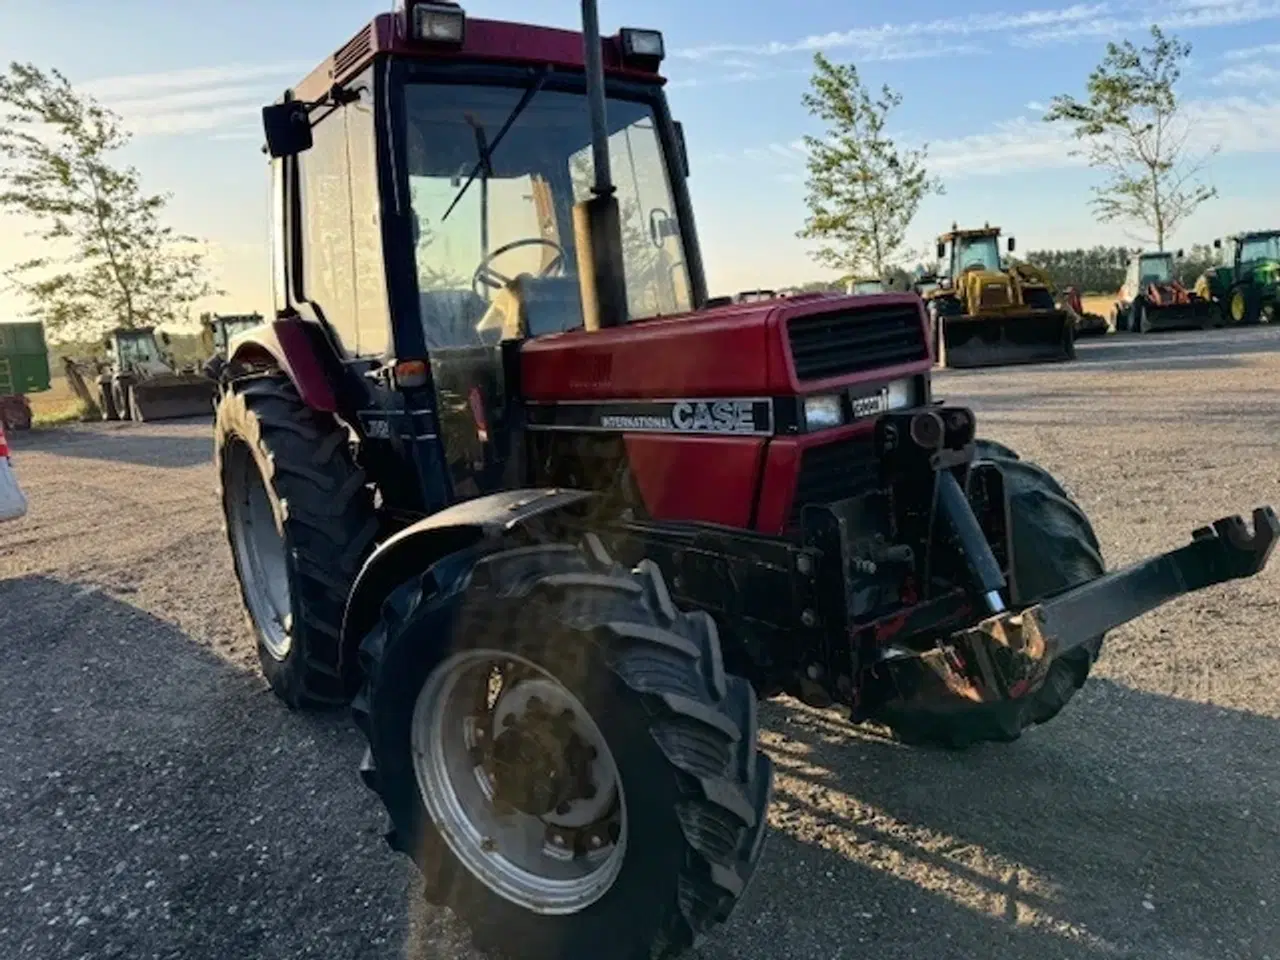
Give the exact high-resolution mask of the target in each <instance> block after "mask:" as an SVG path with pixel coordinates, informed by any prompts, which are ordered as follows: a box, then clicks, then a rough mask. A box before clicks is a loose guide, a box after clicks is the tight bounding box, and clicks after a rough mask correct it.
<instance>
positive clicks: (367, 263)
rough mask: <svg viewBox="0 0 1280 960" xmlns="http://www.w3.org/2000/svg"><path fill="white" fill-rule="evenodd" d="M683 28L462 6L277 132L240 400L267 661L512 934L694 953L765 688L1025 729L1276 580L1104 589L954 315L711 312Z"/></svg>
mask: <svg viewBox="0 0 1280 960" xmlns="http://www.w3.org/2000/svg"><path fill="white" fill-rule="evenodd" d="M662 59H663V40H662V36H661V34H659V33H657V32H654V31H648V30H622V31H621V32H619V33H618V34H616V35H614V36H610V37H606V38H604V39H601V38H600V34H599V32H598V27H597V21H596V13H595V4H594V2H593V0H584V2H583V31H582V33H577V32H570V31H565V30H556V29H547V28H542V27H535V26H526V25H521V24H514V23H501V22H494V21H485V20H476V19H470V18H468V17H466V15H465V13H464V11H463V10H462V9H460V8H459V7H457V6H455V5H453V4H449V3H442V2H411V3H409V4H408V6H402V7H400V8H399V9H398V10H397V11H395V12H393V13H389V14H384V15H380V16H378V17H376V18H375V19H374V20H373V21H372V23H370V24H368V25H367V26H365V27H364V28H363V29H362V30H361V31H360V32H359V33H357V34H356V36H355V37H354V38H353V39H352V40H351V41H350V42H349V43H347V44H346V45H344V46H343V47H341V48H340V49H339V50H337V51H336V52H335V53H334V55H333V56H332V57H330V58H329V59H328V60H326V61H325V62H324V63H323V64H321V65H320V67H319V68H318V69H317V70H316V71H315V72H314V73H312V74H311V75H310V76H309V77H307V78H306V79H305V80H303V81H302V82H301V83H300V84H299V85H298V86H297V87H296V88H295V89H293V90H291V91H289V92H288V93H287V94H286V95H285V96H284V97H283V98H282V100H281V101H280V102H278V103H276V104H274V105H272V106H269V107H267V108H265V109H264V112H263V119H264V127H265V130H266V139H267V146H268V152H269V154H270V156H271V157H272V161H271V169H272V176H273V183H274V198H275V199H274V210H275V217H274V220H275V240H274V243H275V252H276V256H275V279H276V284H275V290H276V309H275V316H274V319H273V320H271V321H269V322H268V323H266V324H264V325H262V326H260V327H257V328H255V329H253V330H249V331H246V332H243V333H241V334H239V335H238V336H237V337H235V338H234V339H233V340H232V342H231V345H230V350H229V357H228V363H227V365H226V366H225V367H224V368H223V370H222V371H221V373H220V381H219V390H220V399H219V402H218V412H217V420H216V426H215V433H216V450H217V470H218V476H219V478H220V482H221V486H222V498H223V505H224V508H225V514H226V523H227V529H228V536H229V540H230V545H231V551H232V556H233V558H234V562H235V568H236V572H237V574H238V577H239V582H240V587H241V590H242V594H243V599H244V602H245V605H246V607H247V609H248V613H249V619H250V622H251V624H252V628H253V630H254V633H255V635H256V637H257V641H258V645H259V651H260V659H261V664H262V669H263V672H264V673H265V675H266V678H267V680H268V681H269V683H270V685H271V687H272V688H273V689H274V690H275V692H276V693H277V694H278V695H279V696H280V697H281V698H282V699H283V700H284V701H286V702H287V703H288V704H290V705H293V706H298V707H301V706H306V705H342V704H346V703H348V702H349V703H350V704H351V708H352V711H353V714H354V717H355V720H356V722H357V724H358V725H359V727H360V729H361V730H362V731H363V732H364V735H365V736H366V737H367V740H368V747H369V749H368V752H367V754H366V756H365V759H364V763H363V765H362V768H361V774H362V776H363V779H364V782H365V783H366V784H367V785H368V786H369V787H370V788H372V790H374V791H376V793H377V795H378V796H379V797H380V798H381V800H382V802H383V803H384V804H385V806H386V810H387V813H388V815H389V819H390V822H391V830H390V832H389V834H388V840H389V842H390V844H391V846H392V847H393V848H394V849H396V850H398V851H401V852H403V853H405V854H407V855H408V856H409V857H411V858H412V859H413V860H414V862H415V863H416V864H417V865H418V867H419V868H420V870H421V872H422V875H423V877H424V879H425V890H426V895H427V897H428V898H429V899H430V900H431V901H432V902H434V903H439V904H445V905H448V906H449V907H451V908H452V909H453V910H454V911H455V912H456V913H457V914H458V915H459V916H460V917H461V918H462V919H463V920H464V921H465V922H466V923H468V924H469V926H470V927H471V929H472V931H473V935H474V938H475V940H476V942H477V944H478V946H479V947H480V948H481V949H483V950H486V951H493V952H497V953H502V954H504V955H506V956H510V957H515V958H526V960H534V958H538V960H544V958H561V960H599V958H601V957H623V958H636V960H638V958H652V957H668V956H673V955H675V954H678V953H680V952H681V951H682V950H684V949H685V948H687V947H689V946H690V945H691V944H693V942H694V940H695V938H696V937H699V936H701V935H703V934H705V933H707V932H709V931H710V930H711V929H712V928H714V927H716V926H717V925H718V924H720V923H721V922H723V921H724V920H725V919H726V918H727V917H728V916H729V915H730V913H731V911H732V910H733V908H734V905H735V904H736V903H737V901H738V900H739V898H740V897H741V896H742V894H743V891H744V890H745V889H746V887H747V884H748V882H749V881H750V879H751V876H752V874H753V872H754V871H755V869H756V868H757V866H758V864H759V862H760V857H761V850H762V847H763V843H764V839H765V835H766V832H767V831H766V820H767V811H768V806H769V802H770V794H771V789H772V787H771V784H772V767H771V765H770V761H769V759H768V758H767V757H766V756H765V755H764V754H763V753H762V752H760V751H759V750H758V749H757V745H756V722H757V721H756V703H757V698H760V697H770V696H775V695H778V694H782V693H790V694H794V695H795V696H798V697H801V698H803V699H804V700H805V701H807V702H809V703H813V704H822V705H830V704H840V705H843V706H845V707H847V708H848V709H849V711H850V712H851V714H852V716H853V718H854V719H855V720H861V719H864V718H867V719H874V720H877V721H880V722H882V723H884V724H887V725H888V726H890V727H891V728H893V729H894V730H896V731H897V732H898V733H899V734H900V735H901V736H902V737H903V738H905V739H908V740H910V741H913V742H922V743H931V744H939V745H945V746H948V747H961V746H965V745H968V744H973V743H977V742H980V741H989V740H999V741H1004V740H1012V739H1014V738H1016V737H1017V736H1018V735H1019V733H1020V732H1021V731H1022V730H1024V729H1025V728H1027V727H1028V726H1031V725H1032V724H1037V723H1043V722H1045V721H1047V720H1049V719H1050V718H1051V717H1053V716H1054V715H1055V714H1056V713H1057V712H1058V711H1059V710H1061V709H1062V708H1063V706H1064V705H1065V704H1066V702H1067V701H1068V699H1069V698H1070V697H1071V695H1072V694H1073V693H1074V692H1075V690H1076V689H1077V688H1078V687H1080V685H1081V684H1083V683H1084V682H1085V678H1086V676H1087V675H1088V673H1089V670H1090V667H1091V665H1092V663H1093V661H1094V660H1095V659H1096V657H1097V656H1098V652H1099V649H1100V647H1101V644H1102V640H1103V636H1104V635H1105V634H1106V632H1107V631H1108V630H1110V629H1111V628H1113V627H1115V626H1117V625H1118V624H1121V623H1124V622H1126V621H1128V620H1130V619H1132V618H1134V617H1137V616H1139V615H1141V614H1143V613H1144V612H1146V611H1149V610H1151V609H1153V608H1155V607H1157V606H1159V605H1160V604H1162V603H1164V602H1166V601H1168V600H1170V599H1172V598H1174V597H1177V596H1180V595H1182V594H1184V593H1187V592H1189V591H1191V590H1196V589H1200V588H1202V587H1206V586H1209V585H1210V584H1215V583H1221V582H1224V581H1226V580H1229V579H1232V578H1238V577H1248V576H1251V575H1253V574H1256V573H1257V572H1258V571H1259V570H1260V569H1262V567H1263V566H1264V564H1265V563H1266V561H1267V557H1268V555H1269V553H1270V550H1271V547H1272V543H1273V540H1274V538H1275V536H1276V533H1277V530H1278V529H1280V521H1278V520H1277V518H1276V516H1275V514H1274V513H1273V512H1272V511H1270V509H1260V510H1257V511H1255V513H1254V517H1253V525H1252V529H1250V527H1249V526H1248V525H1246V523H1245V522H1244V521H1242V520H1240V519H1239V518H1230V519H1225V520H1220V521H1218V522H1217V523H1215V524H1213V525H1211V526H1207V527H1205V528H1203V529H1202V530H1198V531H1196V533H1195V534H1194V535H1193V539H1192V540H1191V542H1190V543H1188V544H1187V545H1185V546H1182V547H1180V548H1179V549H1176V550H1173V551H1172V552H1170V553H1167V554H1164V555H1162V556H1158V557H1155V558H1153V559H1151V560H1147V561H1144V562H1142V563H1138V564H1136V565H1134V566H1131V567H1128V568H1125V569H1123V570H1119V571H1115V572H1111V573H1107V572H1106V571H1105V568H1104V565H1103V561H1102V557H1101V554H1100V551H1099V546H1098V540H1097V538H1096V537H1095V536H1094V533H1093V531H1092V529H1091V528H1090V526H1089V521H1088V519H1087V518H1086V517H1085V515H1084V513H1083V512H1082V510H1081V509H1080V507H1079V506H1078V505H1077V504H1076V503H1075V502H1073V501H1072V499H1071V498H1070V496H1069V495H1068V494H1067V492H1066V491H1065V490H1064V489H1063V488H1062V487H1061V486H1060V485H1059V484H1058V483H1057V481H1055V480H1054V479H1053V478H1052V477H1051V476H1050V475H1049V474H1047V473H1046V472H1045V471H1044V470H1042V469H1041V468H1039V467H1037V466H1036V465H1035V464H1033V463H1030V462H1027V461H1025V460H1021V459H1019V458H1018V456H1017V454H1015V453H1014V452H1013V451H1012V450H1009V449H1008V448H1006V447H1003V446H1001V445H999V444H997V443H993V442H990V441H986V440H980V439H977V437H976V434H975V430H976V424H975V420H974V416H973V414H972V413H971V412H970V411H969V410H968V409H967V408H965V407H963V406H960V405H956V404H952V403H946V402H943V401H942V400H939V399H937V398H935V397H934V396H933V395H932V393H931V391H930V370H931V368H932V365H933V358H932V357H931V356H930V351H929V344H928V324H927V319H926V316H925V313H924V310H923V308H922V305H921V301H920V298H919V297H918V296H916V295H915V294H914V293H896V294H882V295H869V296H853V297H845V296H826V297H821V296H820V297H794V298H771V299H764V300H760V301H758V302H741V303H730V304H727V305H723V306H718V307H711V308H707V307H706V302H707V300H708V297H707V288H706V282H705V279H704V276H703V267H702V259H701V257H700V255H699V250H698V242H697V237H696V235H695V231H694V220H693V212H692V210H691V208H690V202H689V194H688V191H687V189H686V177H687V176H688V160H687V158H686V155H685V150H684V146H683V138H682V136H681V132H680V126H679V124H677V123H676V122H674V121H673V120H672V118H671V115H670V113H669V111H668V108H667V101H666V98H665V96H664V93H663V80H662V77H661V76H660V75H659V73H658V69H659V64H660V62H661V61H662Z"/></svg>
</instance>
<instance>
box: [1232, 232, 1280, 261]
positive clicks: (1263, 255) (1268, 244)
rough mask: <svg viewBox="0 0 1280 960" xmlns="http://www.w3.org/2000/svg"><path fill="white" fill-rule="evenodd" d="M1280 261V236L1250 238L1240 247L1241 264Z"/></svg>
mask: <svg viewBox="0 0 1280 960" xmlns="http://www.w3.org/2000/svg"><path fill="white" fill-rule="evenodd" d="M1258 260H1280V234H1275V233H1273V234H1271V235H1270V236H1266V237H1249V238H1248V239H1247V240H1245V241H1244V243H1243V244H1242V245H1241V247H1240V262H1241V263H1254V262H1256V261H1258Z"/></svg>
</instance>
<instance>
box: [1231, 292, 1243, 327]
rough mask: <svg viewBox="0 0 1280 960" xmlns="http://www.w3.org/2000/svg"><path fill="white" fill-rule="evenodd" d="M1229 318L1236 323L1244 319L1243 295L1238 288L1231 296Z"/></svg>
mask: <svg viewBox="0 0 1280 960" xmlns="http://www.w3.org/2000/svg"><path fill="white" fill-rule="evenodd" d="M1231 319H1232V320H1234V321H1236V323H1239V322H1240V321H1241V320H1243V319H1244V295H1243V294H1242V293H1240V291H1239V290H1237V291H1236V292H1235V293H1234V294H1232V296H1231Z"/></svg>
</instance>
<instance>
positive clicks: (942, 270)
mask: <svg viewBox="0 0 1280 960" xmlns="http://www.w3.org/2000/svg"><path fill="white" fill-rule="evenodd" d="M1007 244H1008V252H1009V253H1012V252H1013V249H1014V238H1013V237H1009V238H1008V241H1007ZM938 260H939V264H938V276H937V281H938V286H937V287H935V288H933V289H932V290H929V291H927V292H925V293H924V294H923V296H924V298H925V303H926V305H927V306H928V310H929V319H930V322H931V324H932V327H933V338H934V339H933V343H934V359H935V360H936V361H937V363H938V365H939V366H942V367H992V366H1003V365H1006V364H1014V363H1044V362H1049V361H1060V360H1071V359H1074V358H1075V355H1076V353H1075V323H1074V321H1073V318H1072V316H1071V314H1070V313H1069V312H1068V311H1066V310H1062V309H1059V307H1058V306H1057V304H1056V303H1055V302H1054V291H1053V284H1052V283H1051V282H1050V280H1049V278H1048V276H1047V275H1045V274H1044V273H1043V272H1042V271H1040V270H1038V269H1036V268H1035V267H1033V266H1031V265H1030V264H1026V263H1008V262H1006V261H1005V260H1004V259H1003V258H1002V257H1001V256H1000V228H999V227H992V226H984V227H982V228H981V229H976V230H960V229H958V228H956V226H955V225H954V224H953V225H952V228H951V231H950V232H949V233H945V234H943V235H942V236H941V237H939V238H938Z"/></svg>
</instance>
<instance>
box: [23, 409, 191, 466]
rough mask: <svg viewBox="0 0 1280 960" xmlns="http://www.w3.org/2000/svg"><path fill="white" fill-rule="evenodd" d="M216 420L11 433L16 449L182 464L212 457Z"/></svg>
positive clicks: (83, 457) (79, 426) (118, 460)
mask: <svg viewBox="0 0 1280 960" xmlns="http://www.w3.org/2000/svg"><path fill="white" fill-rule="evenodd" d="M212 424H213V420H212V419H211V418H210V417H188V418H186V419H183V420H165V421H163V422H161V423H156V424H140V425H135V424H117V423H103V424H77V425H74V426H66V427H59V428H57V429H49V430H32V431H30V432H24V433H22V434H19V435H17V436H16V437H12V438H11V443H12V445H13V448H14V454H15V455H16V456H17V457H19V458H20V457H22V456H23V454H26V453H46V454H49V455H51V456H55V457H67V458H73V459H78V460H102V461H106V462H109V463H129V464H134V465H136V466H143V467H158V468H161V469H181V468H185V467H195V466H199V465H201V464H205V463H210V462H212V460H213V426H212Z"/></svg>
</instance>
